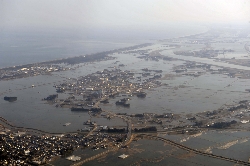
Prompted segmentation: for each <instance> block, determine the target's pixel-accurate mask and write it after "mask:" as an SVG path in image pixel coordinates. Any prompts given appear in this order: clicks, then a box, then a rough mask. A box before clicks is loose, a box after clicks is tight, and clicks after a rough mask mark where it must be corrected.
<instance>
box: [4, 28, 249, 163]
mask: <svg viewBox="0 0 250 166" xmlns="http://www.w3.org/2000/svg"><path fill="white" fill-rule="evenodd" d="M249 49H250V44H249V33H248V32H245V31H236V30H224V29H223V30H220V29H219V30H218V29H211V30H209V31H208V32H205V33H200V34H196V35H190V36H186V37H180V38H174V39H166V40H160V41H158V42H156V43H145V44H140V45H135V46H132V47H126V48H122V49H116V50H111V51H106V52H102V53H96V54H93V55H84V56H79V57H73V58H66V59H59V60H53V61H47V62H41V63H35V64H28V65H20V66H13V67H8V68H2V69H0V85H1V87H3V88H1V90H0V96H1V99H2V100H1V102H0V103H1V105H3V107H2V108H1V109H0V112H1V118H0V127H1V128H0V139H1V143H0V147H1V149H0V153H1V155H0V156H1V158H0V164H1V165H83V164H84V165H85V164H86V165H88V164H89V165H101V164H102V163H103V162H105V163H106V164H108V165H114V164H115V163H117V162H119V163H120V165H140V164H141V165H145V164H146V163H151V164H152V163H154V164H156V163H158V164H162V163H164V161H169V162H170V163H171V164H172V165H174V164H176V163H177V160H181V162H183V163H182V164H184V165H199V164H203V162H202V161H203V160H211V162H213V163H214V164H217V165H219V164H223V165H234V164H238V165H250V163H249V157H250V156H249V150H248V149H244V150H245V151H244V152H242V151H241V150H240V149H241V147H243V146H248V145H249V138H250V137H249V134H250V131H249V127H250V126H249V125H250V123H249V120H250V87H249V85H250V84H249V83H250V66H249V63H248V62H249V60H250V52H249ZM8 112H9V113H8ZM20 112H22V115H21V113H20ZM45 115H46V116H45ZM215 133H216V134H217V136H214V135H215ZM149 144H150V145H151V144H152V145H153V146H154V147H158V149H157V151H156V150H155V149H154V148H152V149H150V148H148V146H147V145H149ZM232 147H236V148H235V150H234V153H235V154H237V155H232V154H230V153H228V152H229V151H230V150H232V149H230V148H232ZM153 149H154V150H153ZM149 153H152V156H150V155H149ZM241 153H244V154H243V155H241ZM174 154H175V155H174ZM176 156H177V157H176ZM136 158H139V159H136ZM148 165H150V164H148Z"/></svg>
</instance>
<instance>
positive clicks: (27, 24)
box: [0, 0, 250, 32]
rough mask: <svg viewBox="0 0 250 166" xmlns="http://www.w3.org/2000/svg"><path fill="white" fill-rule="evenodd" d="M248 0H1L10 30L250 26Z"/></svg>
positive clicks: (3, 25)
mask: <svg viewBox="0 0 250 166" xmlns="http://www.w3.org/2000/svg"><path fill="white" fill-rule="evenodd" d="M249 9H250V1H248V0H219V1H218V0H209V1H205V0H185V1H183V0H119V1H116V0H98V1H91V0H84V1H82V0H74V1H72V0H63V1H62V0H53V1H50V0H43V1H38V0H22V1H18V0H12V1H8V0H1V1H0V22H1V24H0V28H1V32H4V31H6V30H19V31H20V30H22V31H23V30H26V31H30V30H35V29H36V30H37V29H43V30H55V29H57V30H62V29H66V30H75V31H78V32H84V31H85V32H86V31H93V30H96V31H99V30H103V31H104V32H105V30H107V29H109V30H110V29H113V30H119V32H120V31H138V30H139V31H142V32H147V31H152V30H159V29H161V30H162V29H164V28H166V27H168V26H173V25H174V26H179V25H180V26H181V25H184V24H185V25H208V24H210V23H216V24H222V23H226V24H232V25H234V24H249V21H250V10H249Z"/></svg>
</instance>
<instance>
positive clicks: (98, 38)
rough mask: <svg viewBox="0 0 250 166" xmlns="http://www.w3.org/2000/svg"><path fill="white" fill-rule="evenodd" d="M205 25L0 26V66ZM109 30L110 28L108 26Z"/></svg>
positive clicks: (137, 41)
mask: <svg viewBox="0 0 250 166" xmlns="http://www.w3.org/2000/svg"><path fill="white" fill-rule="evenodd" d="M207 30H208V28H207V27H205V26H197V25H194V26H190V25H189V26H185V27H182V28H180V26H178V27H176V26H169V27H168V28H166V29H164V30H161V31H159V30H154V29H152V31H151V32H147V33H146V32H145V34H142V33H139V32H136V31H133V32H126V31H125V30H120V31H118V32H116V33H115V34H114V35H113V34H112V33H111V32H109V33H108V32H107V34H103V33H105V32H103V33H101V32H99V33H98V32H91V31H88V32H86V33H87V34H85V33H84V32H78V31H77V32H74V31H73V32H72V31H70V32H68V31H66V32H65V31H60V32H58V31H49V30H48V31H45V30H43V31H41V30H40V31H36V30H30V31H20V30H16V31H14V30H10V31H7V30H0V38H1V40H0V68H4V67H10V66H16V65H24V64H30V63H37V62H44V61H50V60H55V59H61V58H67V57H74V56H79V55H87V54H93V53H97V52H103V51H109V50H113V49H119V48H124V47H129V46H133V45H136V44H143V43H154V42H156V41H157V40H161V39H168V38H176V37H181V36H187V35H192V34H197V33H202V32H205V31H207ZM110 31H111V30H110Z"/></svg>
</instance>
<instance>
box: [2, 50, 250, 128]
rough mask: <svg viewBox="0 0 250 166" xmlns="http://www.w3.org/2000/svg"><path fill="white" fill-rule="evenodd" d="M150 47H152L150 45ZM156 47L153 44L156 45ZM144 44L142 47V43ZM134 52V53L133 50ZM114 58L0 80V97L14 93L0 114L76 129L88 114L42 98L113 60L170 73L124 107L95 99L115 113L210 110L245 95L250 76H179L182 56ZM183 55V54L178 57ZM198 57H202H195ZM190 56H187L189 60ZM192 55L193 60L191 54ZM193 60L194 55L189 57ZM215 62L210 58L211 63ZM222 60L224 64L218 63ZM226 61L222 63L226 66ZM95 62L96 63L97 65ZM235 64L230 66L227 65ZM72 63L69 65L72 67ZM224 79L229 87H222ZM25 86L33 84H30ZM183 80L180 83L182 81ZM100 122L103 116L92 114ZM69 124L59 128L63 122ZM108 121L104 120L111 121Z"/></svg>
mask: <svg viewBox="0 0 250 166" xmlns="http://www.w3.org/2000/svg"><path fill="white" fill-rule="evenodd" d="M150 47H151V48H153V46H150ZM158 47H159V46H156V48H158ZM147 49H148V48H147ZM136 55H137V54H136ZM112 56H114V57H116V59H114V60H108V61H102V62H95V63H88V64H80V65H79V67H78V68H77V69H76V70H68V71H63V72H55V73H52V74H51V75H43V76H35V77H29V78H21V79H16V80H9V81H1V82H0V87H1V90H0V98H2V99H3V97H4V96H17V97H18V100H17V101H15V102H11V103H10V102H6V101H4V100H0V104H1V108H0V113H1V116H2V117H4V118H6V119H7V120H8V121H10V122H11V123H12V124H14V125H17V126H22V127H31V128H37V129H41V130H45V131H50V132H58V133H60V132H65V131H76V130H77V129H81V128H82V127H83V122H85V121H87V120H88V119H89V118H90V117H89V115H88V113H81V112H71V111H70V109H69V108H56V107H55V104H54V105H49V104H46V102H45V101H42V99H43V98H46V97H47V96H49V95H51V94H54V93H56V92H55V88H54V87H53V86H54V85H56V84H59V83H63V82H65V81H70V80H69V78H78V77H80V76H85V75H87V74H91V73H94V72H96V71H98V70H99V71H100V70H103V69H110V68H109V67H114V66H117V65H118V64H114V62H116V61H120V62H119V64H124V65H125V67H121V70H130V71H132V72H135V73H137V74H138V73H141V72H142V71H141V69H143V68H148V69H152V70H153V69H157V70H162V71H163V73H161V74H162V75H163V76H164V75H165V74H172V75H174V77H172V78H171V79H162V80H160V81H161V82H162V83H164V84H166V85H164V86H161V87H158V88H151V89H149V90H146V92H147V97H146V98H144V99H141V98H137V97H135V96H134V97H131V100H130V101H129V103H130V108H123V107H117V106H116V105H115V104H114V103H115V102H116V101H117V100H119V98H115V99H111V100H110V103H109V104H106V105H105V104H101V105H100V106H101V107H102V108H103V109H105V110H110V111H113V112H115V113H119V112H120V113H128V114H133V113H145V112H147V113H158V114H162V113H167V112H171V113H178V114H180V113H185V114H188V113H198V112H203V111H208V110H215V109H218V108H220V107H221V106H222V105H224V104H231V103H233V102H235V101H239V100H243V99H245V98H248V97H249V96H250V94H249V93H247V92H246V91H245V89H248V86H249V84H250V80H248V79H244V80H242V79H238V78H230V77H228V76H225V75H220V74H209V73H204V74H203V75H201V76H199V77H192V76H182V75H180V74H176V73H175V72H173V67H174V66H176V65H181V64H183V63H184V61H162V60H160V61H146V60H144V59H139V58H137V56H134V54H133V55H132V54H126V53H123V54H114V55H112ZM181 58H183V59H184V60H185V58H186V57H181ZM201 59H202V60H203V58H201ZM189 60H190V59H189ZM192 60H193V59H192ZM194 60H195V59H194ZM213 64H215V65H216V63H214V62H213ZM223 65H224V63H223ZM228 65H230V64H226V66H228ZM97 66H98V67H97ZM231 66H232V67H235V66H234V65H231ZM72 67H74V66H72ZM229 84H230V86H228V85H229ZM31 85H35V87H34V88H32V87H31ZM183 85H184V86H183ZM66 97H67V95H66V94H59V99H66ZM96 121H100V122H101V123H102V124H103V125H104V124H105V123H106V122H105V121H104V120H101V119H96ZM68 122H69V123H71V125H69V126H67V127H65V126H63V124H65V123H68ZM111 123H112V122H109V123H108V124H109V125H111ZM113 124H114V125H118V126H119V125H124V122H123V121H122V120H120V121H119V120H117V121H113Z"/></svg>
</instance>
